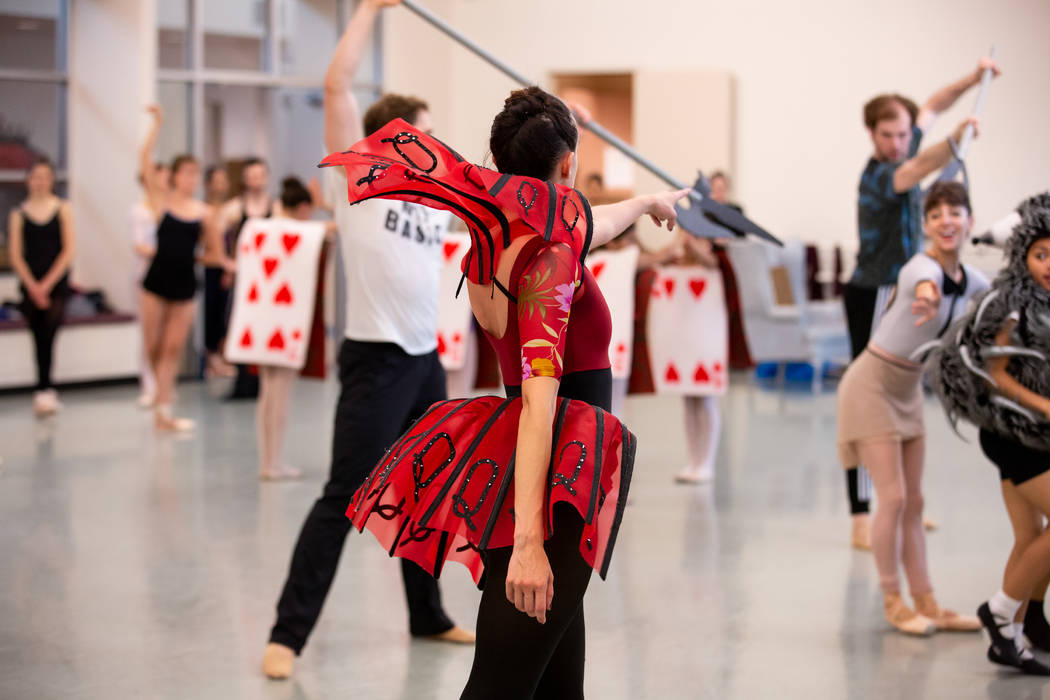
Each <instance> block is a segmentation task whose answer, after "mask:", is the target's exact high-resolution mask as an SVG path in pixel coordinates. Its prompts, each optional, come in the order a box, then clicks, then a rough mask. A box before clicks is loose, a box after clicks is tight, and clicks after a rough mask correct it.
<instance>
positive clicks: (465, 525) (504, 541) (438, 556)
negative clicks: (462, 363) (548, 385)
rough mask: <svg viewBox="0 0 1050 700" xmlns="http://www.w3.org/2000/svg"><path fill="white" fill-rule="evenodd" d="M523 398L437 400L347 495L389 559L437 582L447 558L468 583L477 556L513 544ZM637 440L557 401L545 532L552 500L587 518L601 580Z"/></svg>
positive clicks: (595, 413) (589, 409)
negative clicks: (466, 572)
mask: <svg viewBox="0 0 1050 700" xmlns="http://www.w3.org/2000/svg"><path fill="white" fill-rule="evenodd" d="M520 413H521V399H520V398H513V399H501V398H499V397H496V396H484V397H481V398H476V399H457V400H453V401H443V402H441V403H437V404H434V405H433V406H431V407H430V410H428V411H427V412H426V413H425V414H424V415H423V417H422V418H420V419H419V420H418V421H416V423H415V424H414V425H413V426H412V427H411V428H410V429H409V430H408V432H407V433H405V434H404V435H403V436H402V437H401V438H400V439H399V440H398V441H397V442H396V443H394V445H393V446H392V447H391V448H390V450H389V451H387V454H386V456H385V457H384V458H383V461H382V462H380V463H379V465H378V466H377V467H376V468H375V470H374V471H373V472H372V474H371V475H370V476H369V477H368V480H367V481H366V482H365V483H364V484H363V485H362V486H361V488H360V489H358V491H357V493H355V494H354V498H353V501H351V503H350V507H349V508H348V509H347V511H346V515H347V517H348V518H350V520H351V521H353V524H354V525H355V526H356V527H357V529H358V530H361V531H364V529H365V527H368V529H369V530H371V531H372V534H373V535H375V536H376V539H378V540H379V542H380V543H381V544H382V545H383V546H384V547H386V549H387V551H388V552H389V553H390V556H398V557H404V558H407V559H411V560H412V561H414V562H416V563H417V564H419V565H420V566H421V567H423V568H424V569H425V570H427V571H429V572H430V573H431V574H432V575H433V576H434V577H435V578H436V577H437V576H439V575H440V574H441V570H442V568H443V567H444V564H445V561H446V560H449V559H451V560H453V561H458V562H460V563H462V564H464V565H465V566H466V567H467V568H468V569H469V570H470V574H471V576H473V578H474V581H475V583H478V582H480V581H481V576H482V574H483V572H484V569H485V565H484V562H483V561H482V556H481V552H482V551H483V550H486V549H494V548H498V547H510V546H512V545H513V544H514V510H513V506H514V455H515V443H516V439H517V433H518V417H519V415H520ZM636 445H637V441H636V439H635V437H634V435H633V434H631V432H630V431H629V430H627V428H626V427H624V426H623V424H621V423H620V421H619V420H617V419H616V417H615V416H613V415H612V414H610V413H606V412H605V411H603V410H602V409H600V408H596V407H594V406H591V405H590V404H587V403H585V402H583V401H575V400H570V399H564V398H563V399H559V401H558V410H557V413H556V418H555V421H554V437H553V441H552V449H551V462H550V467H549V468H548V481H547V493H546V501H547V502H546V503H545V504H544V506H545V507H544V512H545V513H546V514H547V518H546V523H545V530H546V532H545V537H547V538H549V537H550V536H551V534H552V533H553V524H552V522H553V521H552V513H553V507H554V504H555V503H560V502H565V503H569V504H571V505H572V506H573V507H575V508H576V510H577V511H578V512H579V514H580V516H581V517H582V518H583V520H584V526H583V535H582V537H581V539H580V554H581V555H582V556H583V558H584V560H585V561H586V562H587V563H588V564H590V565H591V566H592V567H593V568H594V569H595V570H596V571H597V572H598V574H599V575H600V576H601V577H602V578H605V575H606V573H607V572H608V569H609V560H610V559H611V558H612V551H613V544H614V543H615V541H616V533H617V531H618V530H619V527H620V519H621V518H622V517H623V509H624V505H625V504H626V502H627V490H628V488H629V486H630V483H631V470H632V467H633V465H634V453H635V448H636Z"/></svg>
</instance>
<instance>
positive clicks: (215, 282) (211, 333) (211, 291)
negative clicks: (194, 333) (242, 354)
mask: <svg viewBox="0 0 1050 700" xmlns="http://www.w3.org/2000/svg"><path fill="white" fill-rule="evenodd" d="M224 272H225V271H224V270H223V268H221V267H206V268H204V349H205V350H207V351H208V352H219V350H220V349H221V345H222V339H223V338H225V337H226V323H227V311H228V309H229V305H230V290H229V289H224V288H223V286H222V275H223V273H224Z"/></svg>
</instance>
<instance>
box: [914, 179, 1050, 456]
mask: <svg viewBox="0 0 1050 700" xmlns="http://www.w3.org/2000/svg"><path fill="white" fill-rule="evenodd" d="M1017 213H1018V214H1019V215H1020V217H1021V220H1020V223H1018V224H1017V225H1016V226H1014V229H1013V235H1012V236H1011V237H1010V239H1009V241H1008V243H1007V249H1006V252H1007V257H1008V263H1007V266H1006V267H1005V268H1004V269H1003V270H1002V272H1000V273H999V276H998V277H996V278H995V281H994V282H993V283H992V288H991V290H990V291H988V293H987V294H985V295H984V296H983V297H981V298H980V299H977V300H975V304H974V306H973V308H972V309H971V311H970V312H969V313H967V314H966V315H965V316H964V317H963V318H961V319H960V320H959V322H958V323H957V324H956V325H954V326H953V327H952V328H950V329H949V330H948V332H947V333H945V335H944V338H943V339H942V342H941V344H940V345H939V346H938V347H937V348H936V349H935V350H934V351H933V352H932V353H931V354H930V356H929V358H928V360H927V363H926V368H927V371H928V372H929V379H930V383H931V385H932V387H933V388H934V390H935V391H936V392H937V395H938V396H939V397H940V399H941V403H942V404H943V406H944V410H945V412H946V413H947V414H948V418H949V420H951V422H952V424H953V425H955V423H956V422H957V421H958V420H959V419H963V420H966V421H969V422H971V423H973V424H974V425H976V426H978V427H979V428H981V429H982V432H984V431H987V432H989V433H991V434H993V435H995V436H1001V437H1004V438H1007V439H1008V440H1009V441H1012V442H1015V443H1021V444H1022V445H1024V446H1026V447H1027V448H1030V450H1031V451H1033V452H1041V453H1043V455H1042V459H1041V460H1040V461H1041V463H1042V464H1043V465H1044V468H1045V466H1046V465H1048V463H1050V457H1048V456H1047V455H1046V454H1045V453H1047V452H1050V422H1048V421H1047V420H1046V417H1045V416H1043V415H1040V414H1039V413H1037V412H1035V411H1032V410H1030V409H1029V408H1026V407H1024V406H1021V405H1020V404H1018V403H1017V402H1015V401H1013V400H1011V399H1009V398H1007V397H1005V396H1003V395H1002V394H1001V393H1000V392H999V391H997V388H996V383H995V381H994V380H993V379H992V378H991V376H990V375H989V374H988V371H987V364H986V363H987V361H988V359H989V358H992V357H996V356H998V357H1001V356H1004V355H1005V356H1007V357H1009V358H1010V362H1009V365H1008V366H1007V371H1008V372H1009V373H1010V375H1011V376H1013V377H1014V379H1016V380H1017V381H1018V382H1020V383H1021V384H1022V385H1023V386H1024V387H1026V388H1028V389H1029V390H1031V391H1033V392H1035V393H1037V394H1039V395H1040V396H1044V397H1050V365H1048V362H1047V361H1048V359H1050V292H1047V291H1046V290H1045V289H1044V288H1043V287H1041V286H1040V285H1039V284H1038V283H1037V282H1036V281H1035V280H1034V279H1033V278H1032V275H1031V273H1030V272H1029V271H1028V267H1027V264H1026V262H1025V258H1026V256H1027V255H1028V251H1029V249H1030V248H1031V247H1032V244H1033V243H1035V242H1036V241H1037V240H1039V239H1041V238H1047V237H1048V236H1050V193H1044V194H1041V195H1037V196H1035V197H1032V198H1031V199H1028V200H1026V201H1025V202H1023V203H1022V204H1021V205H1020V206H1019V207H1018V208H1017ZM1010 321H1013V323H1014V326H1013V331H1012V333H1011V338H1010V344H1009V345H1008V346H1005V347H999V346H997V345H996V341H995V336H996V335H997V334H998V333H999V332H1000V331H1001V330H1002V329H1003V327H1004V325H1006V324H1007V323H1008V322H1010ZM983 438H984V435H983V434H982V442H984V441H985V440H984V439H983ZM996 461H999V460H996ZM1026 461H1031V460H1026Z"/></svg>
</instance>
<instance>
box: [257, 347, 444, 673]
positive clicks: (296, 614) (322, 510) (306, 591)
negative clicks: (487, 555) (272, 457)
mask: <svg viewBox="0 0 1050 700" xmlns="http://www.w3.org/2000/svg"><path fill="white" fill-rule="evenodd" d="M339 382H340V384H341V385H342V389H341V391H340V393H339V404H338V406H336V412H335V432H334V434H333V436H332V466H331V473H330V475H329V477H328V483H326V484H325V486H324V491H323V493H322V494H321V497H320V498H318V499H317V501H316V502H315V503H314V505H313V508H311V509H310V513H309V515H307V516H306V522H304V523H303V527H302V530H301V531H300V533H299V540H298V541H297V542H296V544H295V552H294V553H293V554H292V563H291V567H290V569H289V571H288V580H287V581H286V582H285V585H284V590H283V591H282V593H281V599H280V600H279V601H278V603H277V622H276V624H275V625H274V626H273V630H272V631H271V632H270V641H273V642H277V643H279V644H283V645H285V646H288V647H290V648H292V649H294V650H295V652H296V653H297V654H298V653H299V652H300V651H301V650H302V648H303V646H304V645H305V644H306V638H307V637H308V636H309V634H310V632H311V630H313V628H314V625H315V624H316V623H317V617H318V616H319V615H320V613H321V606H322V605H323V604H324V600H325V597H326V596H327V595H328V589H329V588H330V587H331V585H332V579H333V578H334V577H335V571H336V568H337V567H338V565H339V556H340V554H342V551H343V544H344V542H345V541H346V536H347V534H348V533H349V531H350V520H349V519H348V518H347V517H346V509H347V506H349V505H350V499H351V498H352V497H353V494H354V492H355V491H356V490H357V488H358V487H359V486H360V485H361V484H362V483H363V482H364V481H365V479H366V478H367V477H368V475H369V474H370V473H371V471H372V469H373V467H375V465H376V464H377V463H378V462H379V460H380V459H381V458H382V456H383V453H384V452H385V451H386V450H387V448H389V447H390V445H392V444H393V443H394V441H395V440H397V438H398V437H399V436H400V435H401V433H403V432H404V431H405V430H407V429H408V427H409V426H410V425H411V424H412V422H413V421H415V420H416V419H417V418H419V416H421V415H422V414H423V412H424V411H426V409H427V408H428V407H429V406H430V405H431V404H432V403H434V402H436V401H442V400H444V398H445V371H444V370H443V369H442V367H441V363H440V361H439V360H438V355H437V352H432V353H430V354H429V355H422V356H413V355H409V354H407V353H406V352H405V351H404V350H402V349H401V348H400V347H398V346H397V345H394V344H392V343H365V342H358V341H354V340H345V341H343V345H342V348H340V350H339ZM401 574H402V578H403V580H404V584H405V597H406V598H407V599H408V613H409V630H410V631H411V633H412V634H413V635H431V634H439V633H441V632H445V631H447V630H449V629H451V628H452V621H451V620H449V618H448V616H447V615H446V614H445V611H444V610H443V609H442V607H441V594H440V591H439V590H438V585H437V581H435V580H434V579H433V577H431V576H430V574H428V573H426V572H425V571H423V569H421V568H419V567H418V566H417V565H416V564H414V563H412V562H410V561H408V560H405V559H402V560H401Z"/></svg>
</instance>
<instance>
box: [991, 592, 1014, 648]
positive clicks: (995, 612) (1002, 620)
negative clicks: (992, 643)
mask: <svg viewBox="0 0 1050 700" xmlns="http://www.w3.org/2000/svg"><path fill="white" fill-rule="evenodd" d="M1021 603H1022V601H1020V600H1014V599H1013V598H1011V597H1010V596H1008V595H1006V593H1005V592H1004V591H1003V590H1002V589H1001V588H1000V589H999V592H998V593H996V594H995V595H993V596H992V597H991V598H990V599H989V600H988V609H989V610H991V611H992V617H994V618H995V624H996V625H997V626H998V627H999V630H1000V631H1001V632H1002V635H1003V636H1004V637H1007V638H1009V639H1013V638H1014V623H1013V621H1014V618H1015V617H1017V611H1018V610H1020V609H1021Z"/></svg>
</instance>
